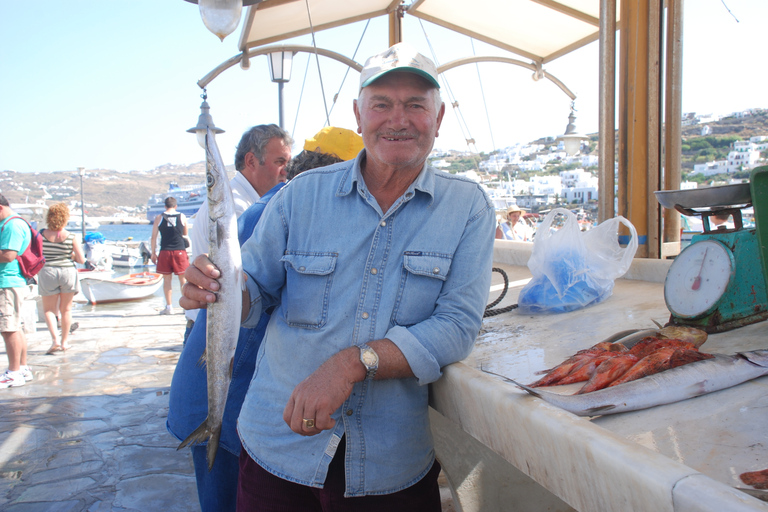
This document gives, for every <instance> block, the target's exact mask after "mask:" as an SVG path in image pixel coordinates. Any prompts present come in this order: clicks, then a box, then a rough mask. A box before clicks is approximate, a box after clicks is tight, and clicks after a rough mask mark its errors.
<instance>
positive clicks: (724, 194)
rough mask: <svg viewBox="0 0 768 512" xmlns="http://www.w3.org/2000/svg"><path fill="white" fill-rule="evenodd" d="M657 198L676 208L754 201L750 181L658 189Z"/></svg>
mask: <svg viewBox="0 0 768 512" xmlns="http://www.w3.org/2000/svg"><path fill="white" fill-rule="evenodd" d="M654 194H656V200H657V201H658V202H659V204H661V206H663V207H664V208H669V209H670V210H674V209H675V206H681V207H682V208H687V209H692V208H716V207H729V206H736V205H745V204H751V203H752V195H751V194H750V191H749V183H738V184H736V185H721V186H719V187H702V188H694V189H691V190H657V191H656V192H654Z"/></svg>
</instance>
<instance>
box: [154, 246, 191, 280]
mask: <svg viewBox="0 0 768 512" xmlns="http://www.w3.org/2000/svg"><path fill="white" fill-rule="evenodd" d="M188 266H189V256H187V251H160V254H159V255H158V256H157V267H156V268H155V271H156V272H157V273H158V274H171V273H173V274H176V275H177V276H178V275H180V274H183V273H184V271H185V270H187V267H188Z"/></svg>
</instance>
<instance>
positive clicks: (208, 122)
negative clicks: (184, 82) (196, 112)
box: [187, 89, 224, 149]
mask: <svg viewBox="0 0 768 512" xmlns="http://www.w3.org/2000/svg"><path fill="white" fill-rule="evenodd" d="M201 97H202V98H203V103H202V104H201V105H200V117H198V118H197V126H195V127H193V128H190V129H189V130H187V133H194V134H196V135H197V143H198V144H200V147H201V148H203V149H205V133H206V130H207V129H208V128H210V129H211V131H212V132H213V133H215V134H217V135H218V134H219V133H224V130H222V129H221V128H216V126H215V125H214V124H213V118H212V117H211V113H210V110H211V107H209V106H208V102H207V101H206V100H207V99H208V92H207V91H206V90H205V89H203V94H201Z"/></svg>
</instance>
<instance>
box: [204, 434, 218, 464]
mask: <svg viewBox="0 0 768 512" xmlns="http://www.w3.org/2000/svg"><path fill="white" fill-rule="evenodd" d="M220 437H221V427H219V428H218V429H216V430H214V431H213V432H211V438H210V440H209V441H208V448H207V449H206V451H205V458H206V460H207V461H208V471H211V470H212V469H213V462H214V461H215V460H216V452H217V451H218V450H219V438H220Z"/></svg>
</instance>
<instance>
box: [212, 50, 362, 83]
mask: <svg viewBox="0 0 768 512" xmlns="http://www.w3.org/2000/svg"><path fill="white" fill-rule="evenodd" d="M286 51H290V52H294V53H299V52H306V53H311V54H314V53H317V54H318V55H322V56H323V57H328V58H329V59H333V60H337V61H339V62H341V63H342V64H346V65H347V66H349V67H351V68H352V69H354V70H355V71H357V72H358V73H359V72H361V71H362V70H363V66H362V65H361V64H358V63H357V62H355V61H354V60H352V59H350V58H349V57H345V56H344V55H342V54H340V53H336V52H334V51H331V50H326V49H324V48H315V47H313V46H305V45H297V44H280V45H272V46H263V47H261V48H256V49H251V50H248V51H247V52H240V53H238V54H237V55H235V56H234V57H230V58H229V59H227V60H225V61H224V62H222V63H221V64H219V65H218V66H216V67H215V68H213V69H212V70H211V71H210V72H209V73H208V74H207V75H205V76H204V77H203V78H201V79H200V80H198V81H197V85H198V86H199V87H200V88H201V89H205V88H206V87H207V86H208V84H210V83H211V82H212V81H213V79H214V78H216V77H217V76H219V75H220V74H222V73H223V72H224V71H226V70H227V69H229V68H231V67H232V66H234V65H235V64H237V63H238V62H240V63H242V64H243V67H244V68H245V69H247V68H248V66H249V64H248V61H249V60H250V59H251V58H252V57H258V56H259V55H267V54H270V53H274V52H286Z"/></svg>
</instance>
